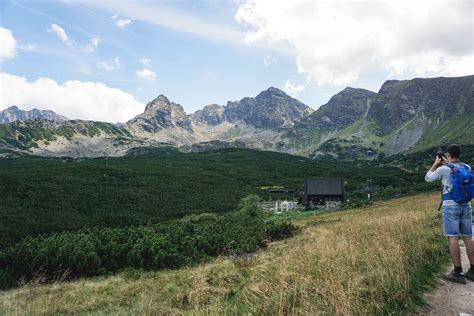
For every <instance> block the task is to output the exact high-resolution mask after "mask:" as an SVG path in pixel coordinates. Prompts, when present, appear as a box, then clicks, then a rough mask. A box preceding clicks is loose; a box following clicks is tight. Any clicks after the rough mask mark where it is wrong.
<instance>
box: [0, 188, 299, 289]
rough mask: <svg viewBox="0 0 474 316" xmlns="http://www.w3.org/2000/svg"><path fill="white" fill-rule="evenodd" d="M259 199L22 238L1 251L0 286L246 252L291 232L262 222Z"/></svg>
mask: <svg viewBox="0 0 474 316" xmlns="http://www.w3.org/2000/svg"><path fill="white" fill-rule="evenodd" d="M257 202H258V197H257V196H248V197H246V198H244V199H242V201H241V203H240V205H239V210H237V211H235V212H231V213H228V214H226V215H220V216H216V215H214V214H201V215H194V216H190V217H186V218H184V219H181V220H174V221H169V222H164V223H161V224H155V225H149V226H131V227H126V228H115V229H112V228H85V229H82V230H80V231H77V232H63V233H57V234H51V235H40V236H37V237H27V238H25V239H23V240H22V241H21V242H19V243H17V244H15V245H14V246H12V247H9V248H7V249H5V250H4V251H0V288H7V287H10V286H14V285H15V284H16V283H17V282H18V281H19V280H30V279H32V278H34V277H36V278H41V279H42V281H50V280H57V279H69V278H75V277H83V276H94V275H102V274H111V273H115V272H117V271H119V270H122V269H124V268H135V269H144V270H161V269H166V268H169V269H176V268H179V267H182V266H186V265H193V264H197V263H201V262H205V261H208V260H209V258H211V257H216V256H218V255H221V254H232V255H239V254H243V253H250V252H253V251H255V250H256V249H257V247H259V246H262V245H264V244H263V241H264V239H266V238H268V239H271V240H279V239H283V238H288V237H291V236H293V235H294V233H295V231H296V227H295V226H294V225H292V224H289V223H283V222H281V223H278V224H272V225H269V226H268V227H267V228H266V226H265V224H264V222H263V214H262V213H261V211H260V210H259V209H258V204H257Z"/></svg>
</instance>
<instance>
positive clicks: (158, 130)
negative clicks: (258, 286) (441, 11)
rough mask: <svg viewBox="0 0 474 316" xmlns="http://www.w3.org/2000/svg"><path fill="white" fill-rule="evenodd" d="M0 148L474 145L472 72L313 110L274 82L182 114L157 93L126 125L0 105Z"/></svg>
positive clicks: (358, 150) (383, 150)
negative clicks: (258, 90) (248, 94)
mask: <svg viewBox="0 0 474 316" xmlns="http://www.w3.org/2000/svg"><path fill="white" fill-rule="evenodd" d="M0 122H1V123H4V124H0V152H1V151H3V152H8V153H12V152H17V153H23V154H35V155H44V156H70V157H98V156H120V155H125V154H127V153H130V152H135V153H136V152H137V150H136V149H135V148H138V147H139V148H141V147H150V146H163V145H168V146H175V147H178V148H179V149H181V150H183V151H188V152H189V151H191V152H196V151H204V150H208V149H215V148H223V147H249V148H257V149H263V150H272V151H279V152H287V153H292V154H298V155H303V156H309V157H321V158H324V157H326V158H327V157H333V158H338V159H361V158H362V159H364V158H368V159H373V158H375V157H381V156H387V155H393V154H397V153H400V152H407V151H408V152H414V151H420V150H424V149H427V148H430V147H436V146H441V145H444V144H447V143H449V142H454V141H456V142H460V143H470V144H471V143H473V142H474V124H473V122H474V76H465V77H450V78H445V77H440V78H416V79H412V80H388V81H386V82H385V83H384V84H383V85H382V87H381V88H380V90H379V91H378V92H377V93H376V92H372V91H369V90H365V89H356V88H350V87H348V88H345V89H344V90H342V91H341V92H339V93H338V94H336V95H334V96H333V97H332V98H331V99H330V100H329V101H328V102H327V103H326V104H324V105H322V106H320V107H319V108H318V109H317V110H316V111H315V110H313V109H312V108H311V107H309V106H307V105H305V104H304V103H302V102H300V101H298V100H297V99H295V98H293V97H291V96H289V95H287V94H286V93H285V92H283V91H282V90H280V89H277V88H274V87H270V88H268V89H267V90H265V91H262V92H261V93H260V94H258V95H257V96H256V97H245V98H243V99H241V100H240V101H229V102H227V104H226V105H218V104H211V105H206V106H204V107H203V108H202V109H200V110H198V111H196V112H194V113H191V114H187V113H186V112H185V110H184V108H183V107H182V106H181V105H180V104H177V103H175V102H172V101H170V100H168V98H167V97H166V96H164V95H159V96H158V97H157V98H155V99H154V100H152V101H151V102H149V103H148V104H147V105H146V107H145V110H144V112H143V113H142V114H140V115H137V116H136V117H134V118H131V119H130V120H129V121H127V122H125V123H119V124H112V123H105V122H94V121H85V120H67V119H66V118H65V117H63V116H60V115H57V114H55V113H54V112H52V111H39V110H33V111H21V110H19V109H18V108H17V107H10V108H8V109H7V110H5V111H3V112H0Z"/></svg>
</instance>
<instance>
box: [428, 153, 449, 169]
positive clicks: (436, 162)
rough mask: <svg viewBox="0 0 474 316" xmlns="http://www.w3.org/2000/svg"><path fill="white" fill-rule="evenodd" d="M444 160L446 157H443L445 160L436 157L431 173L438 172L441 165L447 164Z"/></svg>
mask: <svg viewBox="0 0 474 316" xmlns="http://www.w3.org/2000/svg"><path fill="white" fill-rule="evenodd" d="M444 159H445V158H444V157H443V158H439V157H438V156H436V158H435V161H434V163H433V165H432V166H431V168H430V171H431V172H434V171H435V170H436V168H438V166H439V164H440V163H442V162H445V160H444Z"/></svg>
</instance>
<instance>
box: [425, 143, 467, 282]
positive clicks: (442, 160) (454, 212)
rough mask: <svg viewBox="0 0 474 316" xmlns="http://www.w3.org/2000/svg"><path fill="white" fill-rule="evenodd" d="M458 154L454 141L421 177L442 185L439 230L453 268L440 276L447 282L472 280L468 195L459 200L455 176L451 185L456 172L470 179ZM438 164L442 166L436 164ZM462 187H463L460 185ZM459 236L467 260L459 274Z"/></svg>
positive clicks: (459, 149)
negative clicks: (444, 239)
mask: <svg viewBox="0 0 474 316" xmlns="http://www.w3.org/2000/svg"><path fill="white" fill-rule="evenodd" d="M460 157H461V147H460V146H459V145H457V144H455V145H449V146H448V149H447V153H446V154H442V153H439V154H438V155H437V157H436V160H435V162H434V164H433V166H431V169H430V170H429V171H428V172H427V173H426V176H425V180H426V181H427V182H433V181H437V180H440V181H441V183H442V184H443V202H442V205H443V232H444V236H446V237H447V239H448V243H449V251H450V253H451V258H452V261H453V264H454V270H453V271H452V272H451V273H449V274H445V275H444V278H445V279H446V280H448V281H452V282H456V283H461V284H466V279H468V280H471V281H474V240H472V209H471V202H470V198H472V196H469V194H465V195H466V198H465V199H460V198H459V197H458V195H457V194H455V191H456V190H457V188H456V186H458V183H457V180H456V179H457V178H455V183H454V188H453V176H457V173H460V172H462V175H466V174H467V175H468V176H469V177H471V179H472V173H471V167H470V166H468V165H466V164H463V163H461V162H460V161H459V158H460ZM440 164H442V166H440V167H438V166H439V165H440ZM471 183H472V180H471ZM471 185H472V184H471ZM462 190H464V187H462ZM468 193H469V192H468ZM455 195H456V196H455ZM456 200H457V201H456ZM466 200H467V202H466ZM459 237H462V239H463V240H464V244H465V245H466V251H467V256H468V258H469V261H470V263H471V267H470V269H469V271H468V272H466V274H464V273H463V270H462V266H461V251H460V248H459V243H458V240H459Z"/></svg>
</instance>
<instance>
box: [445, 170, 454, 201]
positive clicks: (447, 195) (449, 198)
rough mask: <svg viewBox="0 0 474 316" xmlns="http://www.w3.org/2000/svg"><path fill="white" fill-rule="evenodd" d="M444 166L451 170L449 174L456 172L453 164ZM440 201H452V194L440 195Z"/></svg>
mask: <svg viewBox="0 0 474 316" xmlns="http://www.w3.org/2000/svg"><path fill="white" fill-rule="evenodd" d="M446 166H448V167H449V169H451V173H454V172H456V166H455V165H454V164H452V163H448V164H447V165H446ZM442 199H443V201H446V200H454V193H453V192H452V191H451V192H448V193H445V194H443V195H442Z"/></svg>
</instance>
